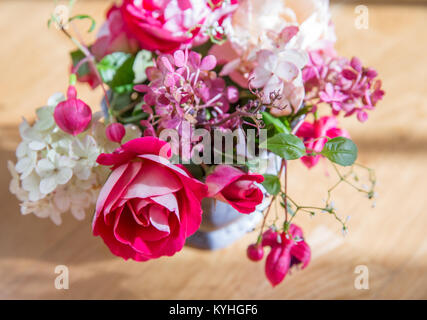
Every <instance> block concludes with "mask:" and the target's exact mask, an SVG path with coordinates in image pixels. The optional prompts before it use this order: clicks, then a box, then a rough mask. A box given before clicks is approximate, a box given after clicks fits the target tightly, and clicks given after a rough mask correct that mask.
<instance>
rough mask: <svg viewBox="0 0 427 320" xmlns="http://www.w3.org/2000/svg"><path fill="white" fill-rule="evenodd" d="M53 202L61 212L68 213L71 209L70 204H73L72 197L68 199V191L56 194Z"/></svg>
mask: <svg viewBox="0 0 427 320" xmlns="http://www.w3.org/2000/svg"><path fill="white" fill-rule="evenodd" d="M53 202H54V203H55V206H56V207H57V208H58V209H59V211H61V212H65V211H67V210H68V209H69V208H70V204H71V201H70V197H67V194H66V191H62V192H57V193H55V197H54V198H53Z"/></svg>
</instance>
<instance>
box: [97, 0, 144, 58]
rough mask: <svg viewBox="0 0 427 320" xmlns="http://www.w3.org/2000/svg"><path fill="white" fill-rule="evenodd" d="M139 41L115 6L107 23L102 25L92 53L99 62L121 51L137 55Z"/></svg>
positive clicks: (109, 14)
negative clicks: (108, 55)
mask: <svg viewBox="0 0 427 320" xmlns="http://www.w3.org/2000/svg"><path fill="white" fill-rule="evenodd" d="M138 49H139V44H138V40H137V39H136V38H135V37H134V36H133V35H132V34H131V33H130V32H129V30H128V28H127V27H126V24H125V23H124V21H123V18H122V14H121V10H120V8H118V7H117V6H115V5H113V6H112V7H111V8H110V9H109V10H108V12H107V21H106V22H105V23H104V24H103V25H102V27H101V29H100V30H99V33H98V35H97V38H96V41H95V43H94V44H93V45H92V47H91V51H92V53H93V55H94V56H95V57H96V59H97V60H101V59H102V58H103V57H105V56H106V55H107V54H110V53H113V52H117V51H121V52H127V53H135V52H137V51H138Z"/></svg>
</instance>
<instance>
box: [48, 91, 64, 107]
mask: <svg viewBox="0 0 427 320" xmlns="http://www.w3.org/2000/svg"><path fill="white" fill-rule="evenodd" d="M64 100H65V97H64V95H63V94H62V93H61V92H55V93H54V94H53V95H51V96H50V97H49V99H48V100H47V105H48V106H52V107H56V105H57V104H58V103H60V102H61V101H64Z"/></svg>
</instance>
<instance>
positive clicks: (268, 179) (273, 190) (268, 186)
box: [262, 174, 281, 196]
mask: <svg viewBox="0 0 427 320" xmlns="http://www.w3.org/2000/svg"><path fill="white" fill-rule="evenodd" d="M262 185H263V186H264V188H265V190H267V192H268V193H269V194H271V195H272V196H275V195H277V194H278V193H279V192H280V189H281V185H280V180H279V177H277V176H275V175H273V174H264V181H263V183H262Z"/></svg>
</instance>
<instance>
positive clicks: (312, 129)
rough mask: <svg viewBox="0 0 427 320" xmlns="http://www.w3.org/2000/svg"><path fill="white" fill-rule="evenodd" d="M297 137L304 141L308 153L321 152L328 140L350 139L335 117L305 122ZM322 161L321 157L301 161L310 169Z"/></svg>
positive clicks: (308, 157) (307, 157) (310, 157)
mask: <svg viewBox="0 0 427 320" xmlns="http://www.w3.org/2000/svg"><path fill="white" fill-rule="evenodd" d="M296 135H297V136H298V137H300V138H303V139H304V144H305V147H306V148H307V152H321V151H322V150H323V147H324V146H325V143H326V142H327V138H331V139H333V138H336V137H346V138H350V135H349V134H348V132H347V131H346V130H344V129H340V128H338V121H337V119H336V118H335V117H334V116H330V117H322V118H320V119H319V120H317V121H314V123H310V122H307V121H306V122H304V123H303V124H302V125H301V126H300V127H299V129H298V131H297V133H296ZM319 159H320V155H316V156H304V157H302V158H301V161H302V162H303V163H304V164H305V165H306V166H307V167H308V168H311V167H313V166H315V165H316V164H317V163H318V162H319Z"/></svg>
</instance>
